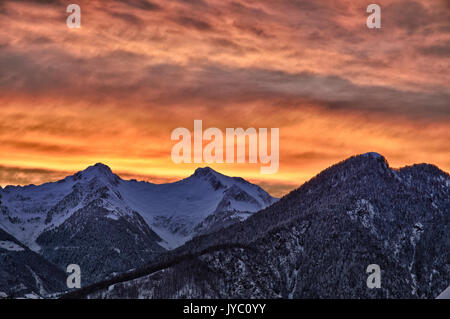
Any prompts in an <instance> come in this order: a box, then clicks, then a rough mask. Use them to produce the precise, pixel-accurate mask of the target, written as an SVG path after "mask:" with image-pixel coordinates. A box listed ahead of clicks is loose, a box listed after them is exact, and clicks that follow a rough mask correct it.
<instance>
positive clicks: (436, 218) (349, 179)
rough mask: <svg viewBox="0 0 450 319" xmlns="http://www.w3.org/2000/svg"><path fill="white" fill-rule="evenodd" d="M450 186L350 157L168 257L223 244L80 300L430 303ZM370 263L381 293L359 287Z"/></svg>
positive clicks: (416, 168) (419, 172)
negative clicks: (409, 300) (426, 300)
mask: <svg viewBox="0 0 450 319" xmlns="http://www.w3.org/2000/svg"><path fill="white" fill-rule="evenodd" d="M449 188H450V177H449V175H448V173H446V172H443V171H441V170H439V169H438V168H437V167H435V166H433V165H428V164H420V165H413V166H409V167H405V168H402V169H392V168H390V167H389V165H388V163H387V161H386V160H385V158H384V157H382V156H381V155H379V154H376V153H367V154H363V155H361V156H355V157H352V158H350V159H348V160H346V161H343V162H341V163H338V164H336V165H334V166H332V167H330V168H329V169H327V170H325V171H323V172H322V173H320V174H319V175H318V176H316V177H315V178H313V179H312V180H310V181H309V182H307V183H305V184H304V185H303V186H301V187H300V188H299V189H297V190H295V191H293V192H291V193H290V194H289V195H287V196H285V197H284V198H282V199H281V200H280V201H278V202H277V203H275V204H273V205H272V206H270V207H268V208H266V209H264V210H262V211H260V212H258V213H257V214H254V215H252V216H251V217H249V218H248V219H247V220H246V221H244V222H242V223H239V224H234V225H232V226H230V227H228V228H226V229H223V230H221V231H219V232H215V233H213V234H210V235H205V236H200V237H197V238H194V239H193V240H191V241H189V242H188V243H186V244H185V245H184V246H182V247H180V248H178V249H176V250H175V251H172V252H170V254H171V255H172V257H176V256H180V255H183V254H194V253H195V252H199V251H202V250H205V249H206V248H207V247H208V246H209V247H211V246H215V245H218V244H219V243H221V244H222V246H223V244H224V243H227V244H229V245H230V247H229V248H223V247H221V248H220V249H212V251H207V252H205V253H202V254H201V256H198V257H195V258H190V259H186V260H182V261H180V262H179V263H176V264H175V265H171V266H170V267H168V268H166V269H162V270H159V271H157V272H148V273H146V271H145V268H144V269H141V270H140V271H138V272H137V275H138V278H136V279H133V280H128V281H125V282H121V281H122V279H121V278H120V276H119V277H118V278H117V280H116V281H111V282H108V287H106V289H102V288H101V285H99V286H97V288H95V289H92V290H89V289H86V290H85V291H84V293H83V292H81V293H80V294H79V295H78V296H84V297H89V298H98V297H102V298H117V297H119V298H138V297H139V298H435V297H437V296H438V295H439V294H440V293H441V292H442V291H443V290H444V289H445V288H446V287H448V285H449V283H450V221H449V214H450V196H449V195H450V190H449ZM233 244H239V245H241V246H246V247H248V248H245V247H244V248H242V247H239V248H236V247H233ZM206 250H207V249H206ZM168 258H169V259H170V257H168ZM373 263H375V264H379V265H380V267H381V269H382V287H381V289H374V290H371V289H368V288H367V286H366V279H367V276H368V275H367V274H366V267H367V266H368V265H369V264H373ZM147 269H152V267H150V265H149V268H147Z"/></svg>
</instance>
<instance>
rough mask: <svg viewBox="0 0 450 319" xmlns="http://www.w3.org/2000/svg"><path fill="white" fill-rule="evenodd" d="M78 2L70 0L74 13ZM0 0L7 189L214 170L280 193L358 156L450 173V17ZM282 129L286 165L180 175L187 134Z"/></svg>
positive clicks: (320, 6) (1, 145)
mask: <svg viewBox="0 0 450 319" xmlns="http://www.w3.org/2000/svg"><path fill="white" fill-rule="evenodd" d="M72 2H73V1H72ZM72 2H70V1H59V0H54V1H45V3H41V4H39V3H38V1H28V0H22V1H3V2H1V3H0V106H1V110H2V119H1V121H0V154H1V158H0V186H2V187H4V186H6V185H17V184H20V185H27V184H31V183H33V184H40V183H44V182H47V181H56V180H58V179H60V178H63V177H65V176H67V175H69V174H73V173H75V172H77V171H79V170H83V169H85V168H86V167H87V166H90V165H93V164H95V163H97V162H101V163H104V164H106V165H108V166H110V167H111V169H112V170H113V172H114V173H116V174H118V175H120V176H121V177H123V178H126V179H128V178H136V179H139V180H147V181H150V182H155V183H164V182H172V181H176V180H179V179H181V178H185V177H187V176H189V175H191V174H193V172H194V170H195V169H196V168H197V167H205V166H210V167H212V168H213V169H215V170H217V171H219V172H220V173H223V174H226V175H230V176H240V177H243V178H245V179H247V180H249V181H252V182H256V183H257V184H259V185H260V186H262V187H263V188H264V189H266V190H267V191H268V192H270V193H271V194H272V195H274V196H282V195H284V194H286V193H287V192H288V191H290V190H292V189H294V188H297V187H299V186H300V185H301V184H302V183H304V182H305V181H307V180H309V179H310V178H312V177H313V176H315V175H316V174H318V173H320V172H321V171H322V170H323V169H325V168H327V167H329V166H330V165H333V164H335V163H337V162H339V161H342V160H344V159H346V158H348V157H350V156H352V155H356V154H362V153H366V152H378V153H380V154H382V155H383V156H385V157H386V159H387V160H388V162H389V163H390V165H391V166H392V167H402V166H406V165H411V164H414V163H430V164H435V165H437V166H438V167H439V168H441V169H442V170H445V171H447V172H449V171H450V147H449V141H450V4H449V2H448V1H444V0H432V1H402V0H400V1H397V0H389V1H383V3H382V4H381V7H382V29H380V30H371V29H368V28H367V27H366V24H365V22H366V19H367V16H368V14H367V13H366V7H367V5H368V4H370V3H371V2H367V1H332V0H328V1H313V0H302V1H289V0H279V1H250V0H248V1H245V0H235V1H219V0H196V1H182V0H171V1H162V0H151V1H145V0H128V1H78V2H77V3H78V4H79V5H80V7H81V10H82V27H81V29H68V28H67V26H66V24H65V21H66V18H67V16H68V14H67V13H66V7H67V5H68V4H70V3H72ZM194 120H202V121H203V125H204V128H208V127H217V128H219V129H221V130H222V131H224V132H225V129H226V128H239V127H242V128H244V129H247V128H249V127H253V128H256V129H258V128H279V129H280V143H279V147H280V168H279V171H278V172H277V173H276V174H273V175H261V174H260V166H261V164H260V163H258V164H206V163H202V164H194V163H192V164H175V163H173V161H172V159H171V150H172V147H173V145H174V144H175V142H174V141H172V140H171V138H170V136H171V132H172V131H173V130H174V129H175V128H178V127H185V128H187V129H189V130H191V131H192V130H193V122H194Z"/></svg>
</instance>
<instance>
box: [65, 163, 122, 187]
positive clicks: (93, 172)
mask: <svg viewBox="0 0 450 319" xmlns="http://www.w3.org/2000/svg"><path fill="white" fill-rule="evenodd" d="M73 177H74V178H75V179H77V180H78V179H88V180H90V179H93V178H97V179H104V180H107V181H109V182H111V183H117V182H118V181H119V180H120V178H119V176H117V175H116V174H114V173H113V172H112V170H111V168H110V167H109V166H107V165H105V164H103V163H97V164H95V165H92V166H89V167H88V168H86V169H85V170H83V171H80V172H78V173H76V174H75V175H74V176H73Z"/></svg>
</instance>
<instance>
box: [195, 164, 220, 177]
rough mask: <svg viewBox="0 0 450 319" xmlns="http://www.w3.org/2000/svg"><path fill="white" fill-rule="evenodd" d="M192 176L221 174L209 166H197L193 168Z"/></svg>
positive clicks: (217, 175) (216, 175)
mask: <svg viewBox="0 0 450 319" xmlns="http://www.w3.org/2000/svg"><path fill="white" fill-rule="evenodd" d="M192 176H196V177H220V176H223V175H222V174H220V173H219V172H217V171H215V170H213V169H212V168H211V167H208V166H207V167H199V168H197V169H196V170H195V172H194V174H193V175H192Z"/></svg>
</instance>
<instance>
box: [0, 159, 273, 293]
mask: <svg viewBox="0 0 450 319" xmlns="http://www.w3.org/2000/svg"><path fill="white" fill-rule="evenodd" d="M0 195H1V196H2V205H1V207H0V227H1V228H3V230H4V231H5V232H7V233H8V234H9V235H11V236H13V237H14V238H15V240H16V241H17V242H20V243H23V245H24V246H27V247H29V248H30V249H32V250H33V251H35V252H36V253H38V254H40V255H41V256H42V257H44V258H45V259H46V260H48V261H50V262H52V263H53V264H55V265H57V266H58V267H59V268H61V269H63V270H64V269H65V268H66V267H67V265H69V264H78V265H80V267H81V269H82V270H83V274H84V275H83V276H82V283H83V285H86V284H89V283H93V282H96V281H99V280H101V279H104V278H105V277H107V276H108V275H112V274H114V273H117V272H123V271H126V270H129V269H132V268H135V267H137V266H140V265H143V264H145V263H147V262H149V261H150V260H152V259H154V258H155V257H156V256H158V255H159V254H161V253H163V252H165V251H167V250H170V249H173V248H175V247H178V246H180V245H182V244H183V243H184V242H186V241H187V240H189V239H191V238H192V237H194V236H196V235H199V234H204V233H208V232H211V231H213V230H217V229H220V228H221V227H224V226H228V225H230V224H233V223H235V222H239V221H242V220H244V219H246V218H247V217H248V216H250V215H251V214H253V213H255V212H257V211H259V210H260V209H262V208H265V207H266V206H268V205H270V204H272V203H274V202H275V201H276V200H277V199H276V198H273V197H271V196H270V195H269V194H267V193H266V192H265V191H264V190H263V189H261V188H260V187H258V186H256V185H253V184H251V183H249V182H247V181H245V180H243V179H242V178H233V177H227V176H225V175H222V174H220V173H218V172H216V171H214V170H212V169H210V168H199V169H197V170H196V171H195V173H194V174H193V175H192V176H190V177H188V178H186V179H183V180H181V181H178V182H175V183H170V184H152V183H147V182H138V181H135V180H131V181H126V180H123V179H121V178H120V177H119V176H117V175H115V174H114V173H112V171H111V169H110V168H109V167H107V166H106V165H103V164H96V165H94V166H91V167H89V168H87V169H86V170H84V171H82V172H78V173H76V174H75V175H72V176H68V177H66V178H65V179H63V180H60V181H58V182H55V183H47V184H44V185H40V186H35V185H30V186H25V187H20V186H7V187H5V188H4V189H0ZM0 251H1V247H0ZM7 288H9V289H7ZM33 288H34V287H33ZM2 289H3V290H4V289H6V290H8V291H10V293H16V290H15V288H14V287H12V288H11V287H5V286H3V287H2V286H0V291H2ZM11 289H12V290H11Z"/></svg>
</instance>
